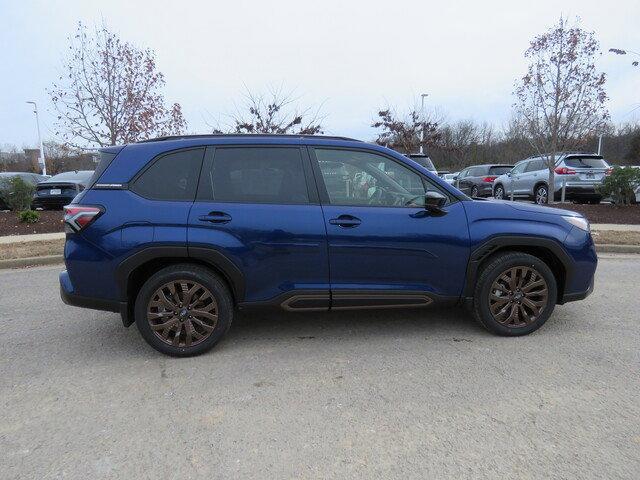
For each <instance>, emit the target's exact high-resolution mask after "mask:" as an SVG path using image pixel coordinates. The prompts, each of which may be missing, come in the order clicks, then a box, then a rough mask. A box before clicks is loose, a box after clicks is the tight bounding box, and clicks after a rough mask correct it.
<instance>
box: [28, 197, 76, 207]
mask: <svg viewBox="0 0 640 480" xmlns="http://www.w3.org/2000/svg"><path fill="white" fill-rule="evenodd" d="M72 201H73V197H34V199H33V200H32V201H31V206H32V207H33V208H60V209H61V208H62V207H64V206H65V205H69V204H70V203H71V202H72Z"/></svg>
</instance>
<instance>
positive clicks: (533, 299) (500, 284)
mask: <svg viewBox="0 0 640 480" xmlns="http://www.w3.org/2000/svg"><path fill="white" fill-rule="evenodd" d="M548 299H549V288H548V285H547V282H546V280H545V279H544V278H543V277H542V275H540V273H539V272H538V271H537V270H536V269H535V268H532V267H525V266H522V267H512V268H509V269H507V270H505V271H504V272H502V273H501V274H500V275H498V278H497V279H496V280H495V281H494V282H493V284H492V285H491V290H489V310H490V311H491V314H492V315H493V318H494V319H495V320H496V321H497V322H499V323H501V324H502V325H505V326H508V327H525V326H527V325H529V324H531V323H532V322H534V321H536V319H537V318H538V317H539V316H540V314H541V313H542V312H543V311H544V309H545V307H546V306H547V302H548Z"/></svg>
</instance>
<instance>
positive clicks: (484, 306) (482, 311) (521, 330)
mask: <svg viewBox="0 0 640 480" xmlns="http://www.w3.org/2000/svg"><path fill="white" fill-rule="evenodd" d="M513 267H525V268H530V269H533V270H534V271H535V272H537V273H538V275H540V276H541V277H542V278H543V279H544V280H545V282H546V287H547V291H548V295H547V301H546V305H545V306H544V307H543V308H542V309H541V310H540V313H539V315H538V316H537V317H536V318H535V319H534V320H532V321H531V322H530V323H528V324H526V325H523V326H508V325H505V324H503V323H500V322H499V321H498V320H496V318H495V317H494V315H493V314H492V313H491V309H490V301H489V296H490V294H491V289H492V285H493V284H494V281H496V280H497V279H498V277H499V276H500V275H502V274H503V273H504V272H505V271H506V270H508V269H510V268H513ZM557 288H558V287H557V283H556V279H555V276H554V275H553V272H552V271H551V269H550V268H549V266H548V265H547V264H546V263H545V262H543V261H542V260H540V259H539V258H538V257H534V256H533V255H529V254H527V253H521V252H507V253H498V254H496V255H494V256H493V257H491V258H490V259H489V260H488V263H487V264H486V265H485V266H484V267H483V268H482V270H481V272H480V275H479V277H478V281H477V282H476V288H475V291H474V296H473V315H474V317H475V319H476V321H477V322H478V323H480V325H482V326H483V327H484V328H486V329H487V330H489V331H490V332H491V333H494V334H496V335H501V336H506V337H515V336H520V335H527V334H529V333H531V332H534V331H535V330H537V329H538V328H540V327H541V326H542V325H544V323H545V322H546V321H547V319H548V318H549V316H550V315H551V313H553V309H554V308H555V305H556V300H557ZM505 308H507V307H505Z"/></svg>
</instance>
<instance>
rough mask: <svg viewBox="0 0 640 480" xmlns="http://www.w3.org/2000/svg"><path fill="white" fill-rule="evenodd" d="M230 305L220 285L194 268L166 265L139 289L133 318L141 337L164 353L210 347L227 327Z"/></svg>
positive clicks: (208, 273)
mask: <svg viewBox="0 0 640 480" xmlns="http://www.w3.org/2000/svg"><path fill="white" fill-rule="evenodd" d="M232 319H233V302H232V300H231V295H230V294H229V291H228V289H227V287H226V286H225V284H224V283H223V282H222V281H221V280H220V279H219V278H218V277H217V276H216V275H214V274H213V273H212V272H211V271H209V270H208V269H206V268H203V267H201V266H198V265H189V264H181V265H174V266H170V267H166V268H164V269H162V270H160V271H159V272H157V273H155V274H154V275H152V276H151V278H149V280H147V281H146V282H145V284H144V285H143V286H142V288H141V289H140V292H139V293H138V297H137V299H136V305H135V320H136V325H137V327H138V330H139V331H140V334H141V335H142V337H143V338H144V339H145V340H146V341H147V343H148V344H149V345H151V346H152V347H153V348H155V349H156V350H158V351H160V352H162V353H165V354H167V355H173V356H181V357H188V356H192V355H199V354H201V353H204V352H206V351H207V350H209V349H211V348H212V347H213V346H214V345H215V344H216V343H218V342H219V341H220V339H221V338H222V336H223V335H224V334H225V333H226V331H227V330H228V329H229V327H230V325H231V321H232Z"/></svg>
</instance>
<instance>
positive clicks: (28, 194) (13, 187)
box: [0, 177, 36, 212]
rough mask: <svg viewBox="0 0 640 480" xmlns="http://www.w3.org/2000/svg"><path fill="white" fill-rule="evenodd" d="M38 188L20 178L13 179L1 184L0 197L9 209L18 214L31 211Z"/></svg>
mask: <svg viewBox="0 0 640 480" xmlns="http://www.w3.org/2000/svg"><path fill="white" fill-rule="evenodd" d="M35 190H36V187H34V186H33V185H31V184H29V183H27V182H25V181H24V180H23V179H22V178H20V177H13V178H12V179H11V180H9V181H4V182H2V184H0V197H1V198H2V200H3V201H4V203H6V204H7V206H8V207H9V209H11V210H13V211H17V212H22V211H24V210H29V209H30V208H31V201H32V199H33V193H34V192H35Z"/></svg>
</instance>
